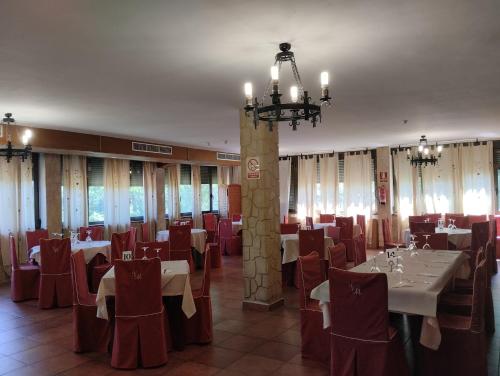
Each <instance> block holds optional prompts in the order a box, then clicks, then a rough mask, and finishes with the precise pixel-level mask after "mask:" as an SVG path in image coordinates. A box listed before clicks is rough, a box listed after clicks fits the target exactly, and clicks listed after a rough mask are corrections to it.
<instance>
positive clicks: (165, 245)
mask: <svg viewBox="0 0 500 376" xmlns="http://www.w3.org/2000/svg"><path fill="white" fill-rule="evenodd" d="M144 247H147V248H148V249H146V257H147V258H154V257H157V252H156V250H157V249H159V250H160V251H159V255H160V260H161V261H169V260H170V245H169V242H168V241H166V242H137V243H135V258H136V259H141V258H143V257H144V250H143V248H144Z"/></svg>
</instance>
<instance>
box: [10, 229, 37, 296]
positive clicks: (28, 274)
mask: <svg viewBox="0 0 500 376" xmlns="http://www.w3.org/2000/svg"><path fill="white" fill-rule="evenodd" d="M9 248H10V262H11V264H12V265H11V271H12V273H11V274H10V297H11V299H12V301H13V302H20V301H22V300H28V299H38V289H39V283H40V269H39V267H38V265H32V264H19V263H18V261H17V249H16V240H15V239H14V236H12V234H11V235H9Z"/></svg>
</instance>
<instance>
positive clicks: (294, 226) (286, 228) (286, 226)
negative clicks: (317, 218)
mask: <svg viewBox="0 0 500 376" xmlns="http://www.w3.org/2000/svg"><path fill="white" fill-rule="evenodd" d="M299 229H300V223H281V224H280V232H281V233H282V234H296V233H297V231H299Z"/></svg>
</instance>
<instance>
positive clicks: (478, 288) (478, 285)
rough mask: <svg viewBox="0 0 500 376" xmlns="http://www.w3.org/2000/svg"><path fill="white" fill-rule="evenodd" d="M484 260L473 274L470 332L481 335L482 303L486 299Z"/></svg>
mask: <svg viewBox="0 0 500 376" xmlns="http://www.w3.org/2000/svg"><path fill="white" fill-rule="evenodd" d="M486 277H487V273H486V259H485V258H483V259H482V260H481V262H480V263H479V264H478V265H477V267H476V270H475V272H474V285H473V288H472V290H473V293H472V312H471V327H470V329H471V331H473V332H476V333H482V332H483V331H484V315H485V312H484V309H485V308H484V303H485V298H486Z"/></svg>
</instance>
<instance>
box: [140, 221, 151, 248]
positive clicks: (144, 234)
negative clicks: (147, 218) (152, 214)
mask: <svg viewBox="0 0 500 376" xmlns="http://www.w3.org/2000/svg"><path fill="white" fill-rule="evenodd" d="M149 227H150V225H149V222H144V223H142V224H141V239H142V242H145V243H147V242H150V241H151V236H150V230H149Z"/></svg>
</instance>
